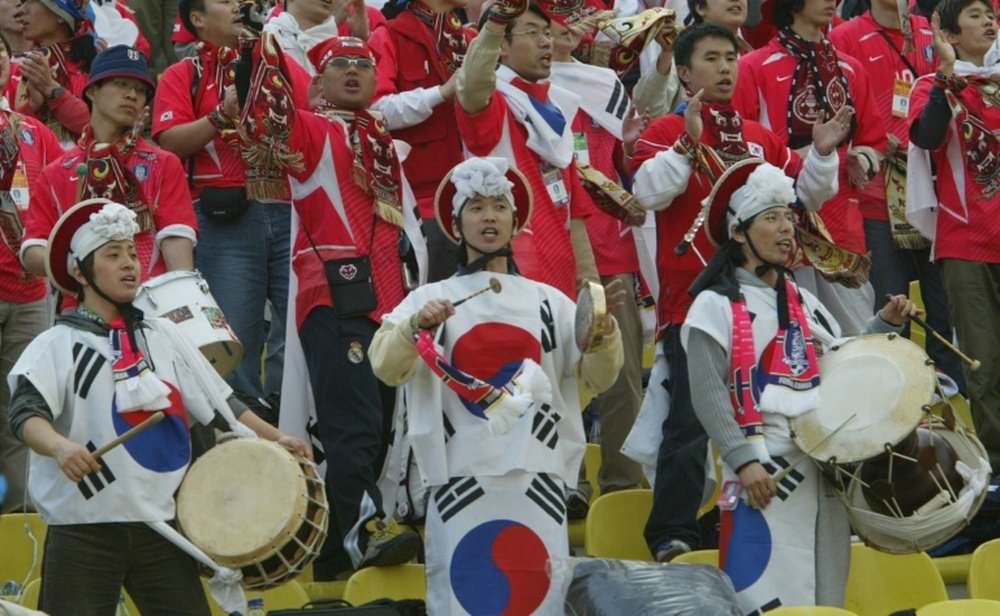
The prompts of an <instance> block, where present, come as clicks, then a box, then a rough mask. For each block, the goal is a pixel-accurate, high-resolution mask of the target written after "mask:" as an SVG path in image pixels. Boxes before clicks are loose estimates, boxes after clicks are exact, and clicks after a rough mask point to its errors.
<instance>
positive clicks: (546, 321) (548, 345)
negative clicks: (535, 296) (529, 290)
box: [540, 299, 556, 353]
mask: <svg viewBox="0 0 1000 616" xmlns="http://www.w3.org/2000/svg"><path fill="white" fill-rule="evenodd" d="M540 308H541V316H542V325H543V326H544V329H542V350H544V351H545V352H546V353H550V352H551V351H553V350H554V349H555V348H556V322H555V319H553V318H552V306H551V305H550V304H549V300H547V299H543V300H542V305H541V306H540Z"/></svg>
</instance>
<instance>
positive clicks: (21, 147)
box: [0, 111, 63, 304]
mask: <svg viewBox="0 0 1000 616" xmlns="http://www.w3.org/2000/svg"><path fill="white" fill-rule="evenodd" d="M0 113H3V114H5V115H8V116H9V115H10V114H9V112H6V111H4V112H0ZM17 141H18V144H17V145H18V169H11V170H10V171H8V172H7V174H6V175H4V176H3V178H0V186H2V187H3V189H4V190H9V189H10V188H11V184H12V182H13V180H14V176H15V174H17V173H18V172H19V171H20V172H21V173H23V174H24V176H25V177H26V180H27V186H28V194H29V196H30V195H31V193H33V192H34V191H35V190H36V189H37V188H38V186H39V184H38V178H39V175H41V173H42V169H43V168H45V166H46V165H48V164H49V163H51V162H53V161H56V160H59V158H61V157H62V155H63V149H62V146H61V145H59V140H58V139H56V136H55V134H54V133H53V132H52V131H50V130H49V129H48V128H46V127H45V125H44V124H42V123H41V122H39V121H38V120H36V119H34V118H29V117H25V118H24V119H23V121H22V122H21V125H20V127H19V128H18V134H17ZM20 214H21V222H22V224H25V221H26V220H27V218H28V211H21V212H20ZM2 244H3V245H0V300H3V301H5V302H13V303H16V304H25V303H28V302H35V301H38V300H40V299H42V298H43V297H45V279H44V278H41V277H38V276H32V275H30V274H28V273H27V272H25V271H24V268H23V267H21V259H20V255H19V254H17V252H15V249H14V247H11V246H9V245H8V244H7V243H6V242H2Z"/></svg>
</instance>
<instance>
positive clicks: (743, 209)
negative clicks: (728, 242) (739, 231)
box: [726, 163, 795, 229]
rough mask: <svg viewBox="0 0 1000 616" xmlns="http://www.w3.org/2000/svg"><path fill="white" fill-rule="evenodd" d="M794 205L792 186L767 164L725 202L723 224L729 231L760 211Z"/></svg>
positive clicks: (776, 169)
mask: <svg viewBox="0 0 1000 616" xmlns="http://www.w3.org/2000/svg"><path fill="white" fill-rule="evenodd" d="M793 203H795V182H794V181H793V180H792V178H790V177H788V176H787V175H785V172H784V171H782V170H781V169H778V168H777V167H775V166H774V165H772V164H770V163H761V165H760V166H758V167H757V168H756V169H754V170H753V173H751V174H750V176H749V177H747V182H746V184H744V185H743V186H740V187H739V188H737V189H736V190H735V191H734V192H733V196H732V197H730V198H729V211H728V212H727V213H726V222H727V224H728V225H729V228H730V229H732V228H733V227H734V226H736V225H739V224H740V223H744V222H746V221H748V220H750V219H751V218H753V217H754V216H756V215H757V214H760V213H761V212H763V211H764V210H769V209H771V208H772V207H778V206H788V205H791V204H793Z"/></svg>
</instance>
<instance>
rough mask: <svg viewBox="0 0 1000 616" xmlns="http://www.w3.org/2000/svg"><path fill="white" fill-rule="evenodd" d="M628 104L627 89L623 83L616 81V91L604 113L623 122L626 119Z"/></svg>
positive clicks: (612, 94) (609, 99)
mask: <svg viewBox="0 0 1000 616" xmlns="http://www.w3.org/2000/svg"><path fill="white" fill-rule="evenodd" d="M628 104H629V100H628V94H627V93H626V92H625V87H624V86H622V82H621V81H619V80H617V79H616V80H615V91H614V92H612V93H611V97H610V98H608V104H607V106H606V107H605V108H604V111H606V112H608V113H610V114H612V115H614V116H615V117H616V118H618V119H619V120H621V119H622V118H624V117H625V111H626V110H627V109H628Z"/></svg>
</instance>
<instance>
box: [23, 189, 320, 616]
mask: <svg viewBox="0 0 1000 616" xmlns="http://www.w3.org/2000/svg"><path fill="white" fill-rule="evenodd" d="M135 220H136V215H135V213H134V212H133V211H131V210H129V209H128V208H126V207H125V206H123V205H119V204H117V203H110V202H104V200H89V201H85V202H83V203H80V204H78V205H76V206H74V207H73V208H71V209H69V210H67V211H66V213H65V214H63V215H62V217H60V219H59V221H58V222H57V223H56V225H55V227H54V228H53V230H52V234H51V235H50V237H49V241H48V249H47V253H46V270H47V271H48V274H49V278H50V280H51V282H52V283H53V284H54V285H55V286H56V287H58V288H59V289H60V290H61V291H63V292H64V293H69V294H75V295H77V296H78V297H79V298H80V304H79V306H78V308H77V310H76V311H73V312H69V313H66V314H63V315H59V316H58V317H57V318H56V324H55V325H54V326H53V327H52V328H51V329H49V330H47V331H45V332H44V333H42V334H41V335H40V336H38V337H37V338H36V339H35V340H34V341H32V343H31V344H30V345H28V347H27V349H25V351H24V353H23V354H22V355H21V358H20V359H19V360H18V362H17V364H15V365H14V367H13V369H12V370H11V371H10V375H9V377H8V381H9V384H10V389H11V391H12V392H13V393H12V395H11V403H10V424H11V428H12V431H13V432H14V434H15V436H17V437H18V438H21V439H22V440H23V441H24V442H25V443H27V445H28V446H29V447H30V448H31V454H30V458H29V468H30V476H29V479H28V493H29V495H30V496H31V499H32V501H33V502H34V503H35V505H36V506H37V507H38V511H39V513H41V515H42V518H43V519H44V520H45V522H46V523H47V524H48V525H49V526H48V534H47V537H46V541H45V554H44V559H43V567H42V586H41V602H40V608H41V609H42V610H44V611H45V612H46V613H48V614H51V615H52V616H63V615H66V616H76V615H79V614H90V615H95V616H100V615H107V616H112V615H113V614H115V610H116V609H117V606H118V598H119V595H120V593H121V588H122V587H123V586H124V588H125V589H126V590H127V591H128V593H129V595H131V597H132V599H133V600H134V601H135V603H136V606H137V607H138V608H139V609H140V610H142V613H143V614H150V615H153V616H156V615H160V616H166V615H167V614H171V615H174V614H178V615H179V614H184V615H197V614H204V615H205V616H207V615H208V614H209V607H208V604H207V602H206V600H205V596H204V592H203V590H202V585H201V582H200V580H199V575H198V568H197V566H196V565H195V562H194V560H193V559H191V558H190V557H189V556H187V554H185V553H183V552H181V551H180V550H179V549H178V548H177V547H175V546H174V545H173V544H171V543H168V542H167V540H166V539H164V538H162V537H161V536H160V535H159V534H158V533H157V532H156V531H154V530H153V529H152V528H150V527H149V526H148V525H147V523H155V522H169V521H171V520H173V519H174V516H175V505H174V492H176V491H177V488H178V486H179V485H180V483H181V479H182V478H183V477H184V472H185V470H186V469H187V467H188V464H189V463H190V460H191V438H190V435H189V427H190V425H191V424H193V423H195V422H200V423H203V424H212V425H218V426H219V427H220V428H222V429H224V430H227V431H229V430H232V431H242V432H243V433H245V434H247V435H250V436H253V435H254V433H256V434H257V435H259V436H261V437H263V438H267V439H269V440H274V441H277V442H279V443H281V444H283V445H285V446H287V447H289V448H292V449H294V450H295V451H296V452H298V453H299V454H300V455H304V456H307V457H311V451H310V448H309V445H308V444H306V443H305V442H303V441H301V440H299V439H296V438H292V437H289V436H286V435H284V434H283V433H281V432H280V431H278V430H277V429H276V428H274V427H272V426H270V425H269V424H267V423H265V422H264V421H263V420H262V419H260V418H259V417H257V416H256V415H254V413H253V412H252V411H249V410H247V408H246V406H244V405H243V404H242V403H240V402H239V401H238V400H236V399H235V398H234V397H232V395H231V394H232V390H231V389H230V388H229V386H228V385H226V383H225V381H223V380H222V379H221V377H219V376H218V374H216V372H215V370H214V369H213V368H212V367H211V365H210V364H209V363H208V360H206V359H205V357H204V356H203V355H202V354H201V353H200V352H199V351H198V349H197V348H195V346H194V345H193V344H192V343H191V342H189V341H188V340H186V339H185V338H184V337H183V336H182V335H181V334H180V330H179V329H178V328H177V326H176V325H174V324H173V323H172V322H171V321H169V320H167V319H160V318H146V319H143V318H142V313H141V312H140V311H139V310H138V309H137V308H135V307H134V306H133V305H132V303H131V302H132V300H133V298H134V297H135V294H136V291H137V290H138V288H139V280H140V267H139V261H138V258H137V256H136V251H135V245H134V243H133V241H132V236H133V235H134V234H135V233H137V232H138V231H139V226H138V225H137V224H136V221H135ZM156 411H162V412H163V413H164V415H165V418H164V419H163V420H162V421H161V422H160V423H159V424H157V425H155V426H153V427H151V428H149V429H147V430H146V431H144V432H142V433H141V434H139V435H137V436H135V437H133V438H131V439H130V440H127V441H125V442H124V443H123V444H122V445H120V446H118V447H116V448H114V449H112V450H110V451H109V452H108V453H106V454H104V455H103V456H101V457H100V458H99V459H95V457H94V455H93V452H94V451H95V450H96V449H97V448H99V447H101V446H103V445H105V444H106V443H108V442H109V441H112V440H113V439H115V438H116V437H118V436H120V435H122V434H123V433H125V432H126V431H128V430H129V429H130V428H132V427H133V426H135V425H137V424H139V423H141V422H142V421H143V420H145V419H146V418H147V417H149V416H150V415H152V414H153V413H155V412H156ZM236 416H239V421H237V420H236V418H235V417H236Z"/></svg>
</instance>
